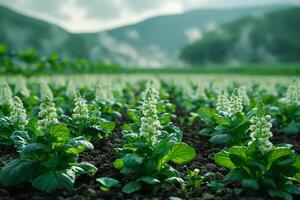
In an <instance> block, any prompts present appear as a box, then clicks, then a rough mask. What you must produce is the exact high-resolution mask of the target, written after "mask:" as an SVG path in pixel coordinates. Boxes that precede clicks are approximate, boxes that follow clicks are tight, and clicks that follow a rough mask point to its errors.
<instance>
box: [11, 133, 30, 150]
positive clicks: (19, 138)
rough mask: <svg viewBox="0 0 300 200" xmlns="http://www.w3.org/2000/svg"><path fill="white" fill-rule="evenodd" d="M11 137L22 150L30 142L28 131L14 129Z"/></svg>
mask: <svg viewBox="0 0 300 200" xmlns="http://www.w3.org/2000/svg"><path fill="white" fill-rule="evenodd" d="M11 139H12V141H13V142H14V145H15V147H16V148H17V149H18V150H21V149H22V148H23V147H25V146H26V145H27V144H28V143H29V142H30V138H29V135H28V133H27V132H26V131H14V132H13V133H12V135H11Z"/></svg>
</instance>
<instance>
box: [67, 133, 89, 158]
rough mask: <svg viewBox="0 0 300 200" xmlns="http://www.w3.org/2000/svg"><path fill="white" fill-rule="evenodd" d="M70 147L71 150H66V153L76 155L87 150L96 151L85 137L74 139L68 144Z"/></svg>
mask: <svg viewBox="0 0 300 200" xmlns="http://www.w3.org/2000/svg"><path fill="white" fill-rule="evenodd" d="M68 146H69V148H68V149H67V150H66V152H67V153H72V154H74V155H77V154H79V153H82V152H83V151H85V150H86V149H94V146H93V145H92V144H91V143H90V142H89V141H87V140H86V139H85V137H83V136H79V137H76V138H73V139H72V140H71V141H70V143H69V144H68Z"/></svg>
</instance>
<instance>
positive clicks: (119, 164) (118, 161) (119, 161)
mask: <svg viewBox="0 0 300 200" xmlns="http://www.w3.org/2000/svg"><path fill="white" fill-rule="evenodd" d="M113 165H114V167H115V168H116V169H122V167H123V166H124V162H123V160H122V159H116V160H115V161H114V163H113Z"/></svg>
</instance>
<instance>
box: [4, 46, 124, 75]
mask: <svg viewBox="0 0 300 200" xmlns="http://www.w3.org/2000/svg"><path fill="white" fill-rule="evenodd" d="M120 69H121V67H120V66H119V65H117V64H111V63H105V62H101V61H88V60H87V59H78V58H77V59H74V58H67V57H62V56H60V55H58V54H57V53H52V54H49V55H40V54H38V53H37V51H36V50H35V49H33V48H29V49H27V50H20V51H14V50H11V49H9V48H8V47H7V46H6V45H4V44H1V43H0V73H1V74H22V75H26V76H31V75H35V74H39V75H41V74H45V75H47V74H53V73H99V72H105V73H110V72H116V71H118V70H120Z"/></svg>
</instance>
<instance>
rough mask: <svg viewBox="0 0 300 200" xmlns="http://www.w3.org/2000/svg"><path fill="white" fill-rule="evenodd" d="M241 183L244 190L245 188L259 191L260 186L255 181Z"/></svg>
mask: <svg viewBox="0 0 300 200" xmlns="http://www.w3.org/2000/svg"><path fill="white" fill-rule="evenodd" d="M241 183H242V186H243V188H245V189H248V190H259V184H258V182H257V181H256V180H254V179H243V180H242V182H241Z"/></svg>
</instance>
